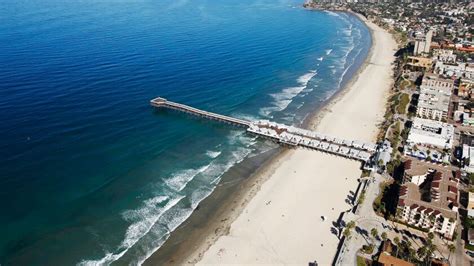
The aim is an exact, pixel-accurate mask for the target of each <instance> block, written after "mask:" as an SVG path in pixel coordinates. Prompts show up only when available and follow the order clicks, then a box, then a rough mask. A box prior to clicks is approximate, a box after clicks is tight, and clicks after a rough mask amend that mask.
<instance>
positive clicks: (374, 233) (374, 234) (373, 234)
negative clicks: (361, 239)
mask: <svg viewBox="0 0 474 266" xmlns="http://www.w3.org/2000/svg"><path fill="white" fill-rule="evenodd" d="M370 235H372V237H373V238H374V240H375V239H376V238H377V236H378V235H379V232H378V231H377V228H372V230H370Z"/></svg>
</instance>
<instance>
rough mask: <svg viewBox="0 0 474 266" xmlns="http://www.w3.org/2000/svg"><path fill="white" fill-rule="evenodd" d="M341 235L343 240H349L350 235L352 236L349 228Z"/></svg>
mask: <svg viewBox="0 0 474 266" xmlns="http://www.w3.org/2000/svg"><path fill="white" fill-rule="evenodd" d="M342 234H343V235H344V237H345V238H347V239H349V238H351V235H352V232H351V229H350V228H349V227H346V228H345V229H344V232H342Z"/></svg>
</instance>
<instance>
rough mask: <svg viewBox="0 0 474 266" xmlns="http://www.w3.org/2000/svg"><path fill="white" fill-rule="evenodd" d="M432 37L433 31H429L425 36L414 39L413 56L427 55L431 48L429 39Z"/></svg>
mask: <svg viewBox="0 0 474 266" xmlns="http://www.w3.org/2000/svg"><path fill="white" fill-rule="evenodd" d="M432 37H433V31H432V30H429V31H428V32H427V33H426V35H425V36H423V37H419V38H416V40H415V49H414V50H413V54H414V55H419V54H428V53H429V52H430V47H431V38H432Z"/></svg>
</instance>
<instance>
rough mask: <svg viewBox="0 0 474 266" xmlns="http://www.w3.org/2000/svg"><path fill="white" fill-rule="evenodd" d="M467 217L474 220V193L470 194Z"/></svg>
mask: <svg viewBox="0 0 474 266" xmlns="http://www.w3.org/2000/svg"><path fill="white" fill-rule="evenodd" d="M467 216H469V217H471V218H474V193H472V192H469V202H468V203H467Z"/></svg>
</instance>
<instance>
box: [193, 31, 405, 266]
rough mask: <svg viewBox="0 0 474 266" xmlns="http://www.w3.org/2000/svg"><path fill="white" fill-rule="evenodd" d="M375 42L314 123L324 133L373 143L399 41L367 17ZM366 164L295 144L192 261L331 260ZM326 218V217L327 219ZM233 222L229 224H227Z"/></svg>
mask: <svg viewBox="0 0 474 266" xmlns="http://www.w3.org/2000/svg"><path fill="white" fill-rule="evenodd" d="M367 25H368V26H369V28H370V29H371V30H372V33H373V46H372V48H371V53H370V55H369V58H368V59H367V61H366V64H365V66H364V67H363V69H362V70H361V71H360V72H359V74H358V75H357V76H356V77H355V78H354V79H353V81H352V82H351V83H350V84H349V85H348V88H347V89H346V90H345V91H344V92H342V93H340V94H339V95H338V97H336V98H335V99H333V101H332V102H330V103H329V104H328V105H327V106H326V108H325V110H323V111H322V112H320V114H319V115H318V117H316V118H315V120H317V121H318V123H315V124H316V125H317V126H316V127H315V128H314V127H313V128H312V129H316V130H318V131H319V132H321V133H325V134H332V135H334V136H337V137H341V138H350V139H360V140H363V141H368V142H374V141H375V138H376V134H377V131H378V129H377V126H376V125H377V124H378V123H380V122H381V121H382V119H383V114H384V110H385V104H386V101H387V97H388V92H389V89H390V87H391V86H392V66H391V64H392V62H393V61H394V53H395V49H396V47H397V46H396V43H395V41H394V40H393V38H392V36H391V35H390V34H389V33H387V32H386V31H384V30H382V29H380V28H379V27H378V26H376V25H374V24H372V23H370V22H367ZM360 174H361V171H360V163H358V162H355V161H352V160H347V159H344V158H340V157H336V156H332V155H329V154H324V153H319V152H314V151H310V150H304V149H294V150H291V151H289V152H287V154H286V155H285V156H283V158H281V159H279V160H277V161H276V162H274V163H273V164H270V166H268V167H267V169H265V170H262V171H261V173H258V175H262V177H261V180H266V181H265V182H264V183H263V184H262V185H261V187H260V190H259V191H258V192H257V193H256V195H254V196H253V197H251V198H249V199H247V200H246V201H244V202H247V203H246V204H242V207H241V210H239V213H240V215H238V216H237V217H233V218H232V219H226V220H225V221H223V222H222V223H223V224H221V226H222V227H224V228H226V229H225V230H224V231H225V232H226V233H225V234H224V235H222V236H220V237H218V238H217V240H214V239H213V238H211V237H208V238H207V239H206V240H205V241H203V243H200V244H199V245H198V247H197V248H196V250H195V251H194V252H193V254H191V256H190V257H188V258H187V259H186V261H187V262H188V263H193V264H194V263H202V264H229V263H240V264H255V263H269V264H295V263H297V264H307V263H308V262H313V261H317V262H318V263H319V264H320V265H328V264H331V263H332V260H333V258H334V255H335V254H336V250H337V246H338V243H339V239H338V238H337V236H336V235H335V234H334V233H333V232H331V228H332V227H333V222H335V221H337V220H338V219H339V216H340V215H341V213H342V212H345V211H347V210H348V209H350V208H351V207H352V206H351V205H350V202H349V201H348V200H347V199H348V197H350V195H351V194H352V193H353V192H355V190H356V188H357V185H358V181H357V179H358V178H359V176H360ZM322 216H324V217H325V219H322ZM225 223H227V224H225Z"/></svg>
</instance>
